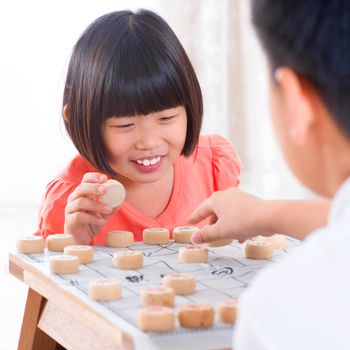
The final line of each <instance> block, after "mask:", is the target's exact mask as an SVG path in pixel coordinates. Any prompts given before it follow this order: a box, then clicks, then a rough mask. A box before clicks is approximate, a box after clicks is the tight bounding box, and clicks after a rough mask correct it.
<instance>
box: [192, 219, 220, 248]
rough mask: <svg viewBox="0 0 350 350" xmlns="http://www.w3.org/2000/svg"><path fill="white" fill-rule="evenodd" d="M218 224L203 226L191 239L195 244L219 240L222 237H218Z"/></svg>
mask: <svg viewBox="0 0 350 350" xmlns="http://www.w3.org/2000/svg"><path fill="white" fill-rule="evenodd" d="M216 226H217V225H216V224H213V225H207V226H204V227H203V228H201V229H200V230H199V231H198V232H196V233H194V234H193V235H192V238H191V241H192V243H194V244H201V243H208V242H213V241H217V240H218V239H220V237H218V233H217V228H216Z"/></svg>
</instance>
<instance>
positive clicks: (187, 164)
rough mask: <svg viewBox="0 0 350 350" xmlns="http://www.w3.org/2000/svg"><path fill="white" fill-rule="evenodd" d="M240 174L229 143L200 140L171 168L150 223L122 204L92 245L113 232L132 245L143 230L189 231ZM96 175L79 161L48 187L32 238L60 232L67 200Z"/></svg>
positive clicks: (211, 138)
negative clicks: (169, 183) (197, 214)
mask: <svg viewBox="0 0 350 350" xmlns="http://www.w3.org/2000/svg"><path fill="white" fill-rule="evenodd" d="M240 168H241V163H240V160H239V158H238V156H237V154H236V152H235V151H234V149H233V147H232V144H231V143H230V141H228V140H226V139H225V138H223V137H221V136H218V135H205V136H200V140H199V144H198V146H197V151H195V152H194V153H193V155H192V156H190V157H187V158H186V157H184V156H180V157H179V158H178V159H177V160H176V161H175V162H174V185H173V192H172V195H171V198H170V200H169V203H168V205H167V207H166V208H165V209H164V211H163V212H162V213H161V214H160V215H159V216H157V217H156V218H151V217H148V216H147V215H145V214H143V213H142V212H140V211H138V210H137V209H135V208H134V207H133V206H131V205H130V204H129V203H128V202H127V201H126V200H125V201H124V202H123V203H122V205H121V206H120V208H119V210H117V211H116V212H115V213H114V214H113V215H112V216H111V217H110V218H109V220H108V222H107V224H106V225H105V226H104V227H103V228H102V229H101V231H100V232H99V233H98V234H97V235H96V236H95V237H94V238H93V239H92V241H91V244H105V242H106V234H107V232H109V231H113V230H127V231H132V232H133V233H134V239H135V241H141V240H142V231H143V229H145V228H149V227H164V228H167V229H168V230H170V232H172V230H173V228H174V227H175V226H185V225H188V222H187V220H188V217H189V215H190V214H191V212H192V211H193V210H194V209H195V208H196V207H197V206H198V205H199V204H200V203H201V202H202V201H203V200H204V199H206V198H207V197H209V196H210V195H211V194H212V193H213V192H214V191H219V190H223V189H225V188H228V187H231V186H237V185H238V184H239V175H240ZM95 171H97V170H96V169H95V168H94V167H93V166H92V165H91V164H90V163H88V162H87V161H86V160H84V159H83V158H82V157H81V156H77V157H75V158H74V159H73V160H72V161H71V163H70V164H69V165H68V167H67V168H66V169H65V170H64V171H63V172H62V173H61V174H59V175H58V177H56V178H55V179H54V180H52V181H51V182H50V183H49V184H48V185H47V188H46V193H45V195H44V198H43V201H42V203H41V207H40V213H39V228H38V231H37V233H36V234H40V235H42V236H44V237H45V238H46V237H47V236H48V235H50V234H53V233H62V232H63V227H64V210H65V206H66V203H67V198H68V196H69V195H70V193H71V192H73V191H74V189H75V188H76V187H77V186H78V185H79V184H80V183H81V180H82V178H83V175H84V174H85V173H87V172H95ZM204 224H205V222H202V223H201V225H199V226H203V225H204Z"/></svg>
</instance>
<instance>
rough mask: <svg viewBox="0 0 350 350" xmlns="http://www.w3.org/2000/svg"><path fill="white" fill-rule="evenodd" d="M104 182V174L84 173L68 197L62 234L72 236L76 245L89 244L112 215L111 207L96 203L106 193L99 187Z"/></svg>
mask: <svg viewBox="0 0 350 350" xmlns="http://www.w3.org/2000/svg"><path fill="white" fill-rule="evenodd" d="M106 180H107V176H106V175H104V174H100V173H86V174H85V175H84V177H83V179H82V181H81V184H80V185H79V186H78V187H77V188H76V189H75V190H74V191H73V192H72V193H71V194H70V195H69V197H68V200H67V205H66V209H65V222H64V232H66V233H70V234H72V235H73V236H74V238H75V240H76V242H77V244H89V243H90V241H91V239H92V238H93V237H94V235H95V234H96V233H97V232H99V231H100V229H101V228H102V227H103V226H104V225H105V224H106V222H107V220H108V218H109V217H110V216H111V215H112V214H113V213H114V209H113V208H112V207H111V206H109V205H106V204H102V203H98V202H97V201H96V198H98V197H99V196H101V195H102V194H104V193H105V192H106V188H105V186H102V185H101V184H102V183H104V182H105V181H106Z"/></svg>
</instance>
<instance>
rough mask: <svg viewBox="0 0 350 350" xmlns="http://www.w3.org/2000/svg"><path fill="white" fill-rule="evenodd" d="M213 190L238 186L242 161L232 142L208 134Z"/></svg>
mask: <svg viewBox="0 0 350 350" xmlns="http://www.w3.org/2000/svg"><path fill="white" fill-rule="evenodd" d="M209 142H210V146H211V149H212V168H213V178H214V189H215V191H220V190H224V189H226V188H228V187H232V186H235V187H236V186H238V185H239V183H240V172H241V167H242V163H241V161H240V159H239V157H238V154H237V153H236V151H235V149H234V148H233V145H232V143H231V142H230V141H229V140H227V139H226V138H224V137H222V136H219V135H210V137H209Z"/></svg>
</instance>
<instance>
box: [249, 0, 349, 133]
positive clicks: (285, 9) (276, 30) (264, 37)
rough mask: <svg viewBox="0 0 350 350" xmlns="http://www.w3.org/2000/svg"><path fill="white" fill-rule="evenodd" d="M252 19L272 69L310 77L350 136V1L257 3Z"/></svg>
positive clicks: (262, 0) (260, 0)
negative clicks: (282, 68) (284, 67)
mask: <svg viewBox="0 0 350 350" xmlns="http://www.w3.org/2000/svg"><path fill="white" fill-rule="evenodd" d="M252 19H253V24H254V26H255V29H256V31H257V33H258V36H259V38H260V40H261V42H262V45H263V47H264V49H265V51H266V53H267V57H268V61H269V64H270V67H271V69H272V71H275V70H276V69H277V68H278V67H282V66H286V67H289V68H291V69H292V70H294V71H295V72H296V73H297V74H298V75H299V76H301V77H303V78H305V79H307V80H308V81H309V82H310V83H311V84H312V86H313V87H314V88H315V90H316V91H317V93H318V95H319V96H320V98H321V99H322V101H323V102H324V103H325V105H326V107H327V109H328V111H329V112H330V115H331V117H332V118H333V119H334V120H335V123H336V124H337V125H338V127H339V129H341V130H342V132H343V134H344V135H346V136H347V137H348V138H350V1H349V0H252Z"/></svg>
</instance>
